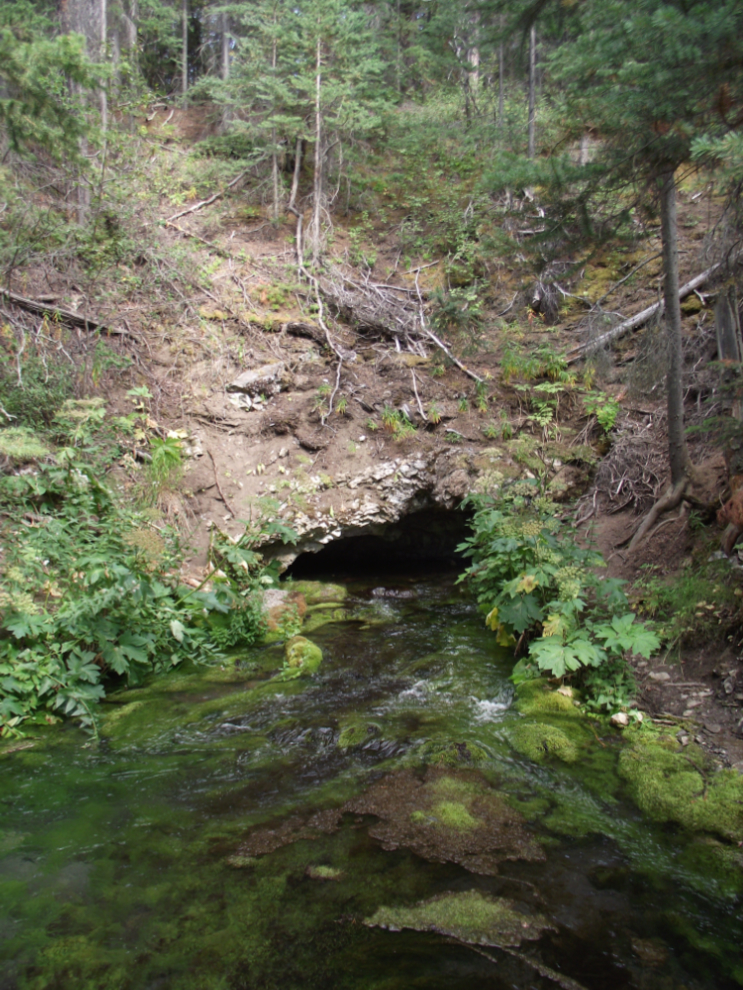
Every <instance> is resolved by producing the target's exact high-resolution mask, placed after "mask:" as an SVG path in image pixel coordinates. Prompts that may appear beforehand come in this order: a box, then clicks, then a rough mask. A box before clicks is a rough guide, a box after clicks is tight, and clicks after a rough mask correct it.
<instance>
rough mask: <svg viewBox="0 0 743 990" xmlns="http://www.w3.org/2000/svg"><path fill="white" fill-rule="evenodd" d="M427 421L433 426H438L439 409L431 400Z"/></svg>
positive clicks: (439, 419)
mask: <svg viewBox="0 0 743 990" xmlns="http://www.w3.org/2000/svg"><path fill="white" fill-rule="evenodd" d="M428 421H429V423H432V424H433V425H434V426H438V424H439V423H440V422H441V410H440V409H439V407H438V405H437V404H436V403H435V402H432V403H431V404H430V405H429V407H428Z"/></svg>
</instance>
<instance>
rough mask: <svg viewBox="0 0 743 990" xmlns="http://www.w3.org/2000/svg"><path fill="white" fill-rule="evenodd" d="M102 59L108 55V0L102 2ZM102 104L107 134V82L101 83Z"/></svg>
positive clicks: (104, 126)
mask: <svg viewBox="0 0 743 990" xmlns="http://www.w3.org/2000/svg"><path fill="white" fill-rule="evenodd" d="M100 28H101V36H100V44H101V48H100V59H101V62H103V61H105V59H106V56H107V53H108V0H100ZM100 103H101V130H102V131H103V133H104V134H105V133H106V131H107V130H108V94H107V93H106V84H105V82H102V83H101V89H100Z"/></svg>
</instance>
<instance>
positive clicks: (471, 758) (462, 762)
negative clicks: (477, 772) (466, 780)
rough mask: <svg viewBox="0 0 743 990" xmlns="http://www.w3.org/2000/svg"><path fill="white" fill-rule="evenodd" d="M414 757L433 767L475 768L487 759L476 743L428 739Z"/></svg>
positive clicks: (486, 755)
mask: <svg viewBox="0 0 743 990" xmlns="http://www.w3.org/2000/svg"><path fill="white" fill-rule="evenodd" d="M416 756H417V757H419V758H420V759H421V760H422V761H423V762H424V763H427V764H428V765H429V766H434V767H452V768H453V767H467V766H470V767H473V766H474V767H477V766H480V764H481V763H484V762H485V761H486V760H487V759H488V754H487V753H486V751H485V750H484V749H483V748H482V746H478V745H477V744H476V743H465V742H461V743H458V742H451V741H448V740H441V739H429V740H427V742H425V743H424V744H423V745H422V746H421V748H420V749H419V750H418V751H417V753H416Z"/></svg>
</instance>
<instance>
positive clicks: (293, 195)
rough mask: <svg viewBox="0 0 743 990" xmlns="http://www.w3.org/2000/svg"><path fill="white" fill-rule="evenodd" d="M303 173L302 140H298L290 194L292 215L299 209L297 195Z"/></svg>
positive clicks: (289, 207) (299, 138)
mask: <svg viewBox="0 0 743 990" xmlns="http://www.w3.org/2000/svg"><path fill="white" fill-rule="evenodd" d="M301 171H302V138H301V137H298V138H297V147H296V151H295V152H294V174H293V175H292V188H291V192H290V194H289V206H288V209H289V211H290V212H291V213H293V212H294V210H295V209H296V207H297V193H298V192H299V173H300V172H301Z"/></svg>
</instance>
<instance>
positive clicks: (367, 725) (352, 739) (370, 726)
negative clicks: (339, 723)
mask: <svg viewBox="0 0 743 990" xmlns="http://www.w3.org/2000/svg"><path fill="white" fill-rule="evenodd" d="M378 733H379V728H378V726H376V725H374V723H373V722H352V723H350V724H349V725H346V726H344V727H343V728H342V729H341V734H340V735H339V736H338V748H339V749H353V748H354V747H356V746H362V745H363V744H364V743H365V742H367V741H368V740H369V739H371V738H373V737H374V736H376V735H378Z"/></svg>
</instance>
